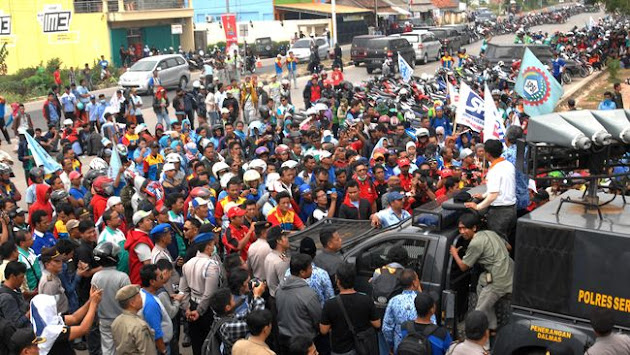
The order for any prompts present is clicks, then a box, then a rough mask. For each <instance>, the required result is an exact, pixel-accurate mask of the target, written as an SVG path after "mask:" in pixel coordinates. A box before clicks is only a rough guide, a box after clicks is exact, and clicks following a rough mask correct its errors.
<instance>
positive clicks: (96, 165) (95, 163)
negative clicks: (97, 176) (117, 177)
mask: <svg viewBox="0 0 630 355" xmlns="http://www.w3.org/2000/svg"><path fill="white" fill-rule="evenodd" d="M88 166H89V167H90V170H103V169H107V168H108V167H109V166H108V165H107V162H106V161H105V160H103V158H98V157H97V158H94V159H92V161H91V162H90V164H89V165H88Z"/></svg>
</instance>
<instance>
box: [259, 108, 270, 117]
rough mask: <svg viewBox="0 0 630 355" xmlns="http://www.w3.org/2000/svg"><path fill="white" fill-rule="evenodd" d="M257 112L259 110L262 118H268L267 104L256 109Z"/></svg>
mask: <svg viewBox="0 0 630 355" xmlns="http://www.w3.org/2000/svg"><path fill="white" fill-rule="evenodd" d="M258 112H260V117H261V118H262V119H266V118H269V107H268V106H261V107H260V108H259V109H258Z"/></svg>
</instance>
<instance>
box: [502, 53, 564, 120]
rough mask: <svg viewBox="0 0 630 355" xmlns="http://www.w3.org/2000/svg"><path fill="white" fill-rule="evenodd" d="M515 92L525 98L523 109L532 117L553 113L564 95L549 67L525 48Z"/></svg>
mask: <svg viewBox="0 0 630 355" xmlns="http://www.w3.org/2000/svg"><path fill="white" fill-rule="evenodd" d="M514 91H516V93H517V94H519V95H521V97H523V108H524V109H525V113H527V114H528V115H530V116H539V115H545V114H548V113H552V112H553V111H554V109H555V108H556V104H557V103H558V100H560V98H561V97H562V94H563V93H564V90H562V85H560V83H558V81H557V80H556V79H555V78H554V77H553V75H551V73H550V72H549V70H547V66H546V65H544V64H543V63H541V62H540V60H538V58H536V56H535V55H534V53H532V52H531V51H530V50H529V49H528V48H525V54H524V55H523V61H522V62H521V70H520V72H519V74H518V78H517V79H516V84H515V85H514Z"/></svg>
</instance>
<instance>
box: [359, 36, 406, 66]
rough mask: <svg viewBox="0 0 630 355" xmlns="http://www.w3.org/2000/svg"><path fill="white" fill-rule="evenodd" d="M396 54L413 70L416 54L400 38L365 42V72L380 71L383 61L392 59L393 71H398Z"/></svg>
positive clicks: (374, 39)
mask: <svg viewBox="0 0 630 355" xmlns="http://www.w3.org/2000/svg"><path fill="white" fill-rule="evenodd" d="M398 54H400V55H402V57H403V59H404V60H405V61H406V62H407V63H409V65H410V66H411V67H412V68H414V67H415V65H416V52H415V50H414V49H413V47H412V46H411V43H409V41H407V39H405V38H401V37H382V38H373V39H370V40H369V41H368V42H367V46H366V55H365V59H364V62H365V67H366V69H367V72H368V73H369V74H371V73H372V72H373V71H374V69H381V68H382V67H383V63H384V62H385V59H387V58H388V57H391V58H392V61H393V65H394V71H395V72H397V71H398Z"/></svg>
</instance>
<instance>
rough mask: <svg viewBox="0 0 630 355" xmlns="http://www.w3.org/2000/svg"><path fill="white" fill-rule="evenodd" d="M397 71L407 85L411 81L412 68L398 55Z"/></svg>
mask: <svg viewBox="0 0 630 355" xmlns="http://www.w3.org/2000/svg"><path fill="white" fill-rule="evenodd" d="M398 71H399V72H400V76H402V78H403V80H404V81H405V82H406V83H408V82H409V80H411V76H412V75H413V68H412V67H411V65H409V63H407V61H405V58H403V57H402V56H401V55H400V53H398Z"/></svg>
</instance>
